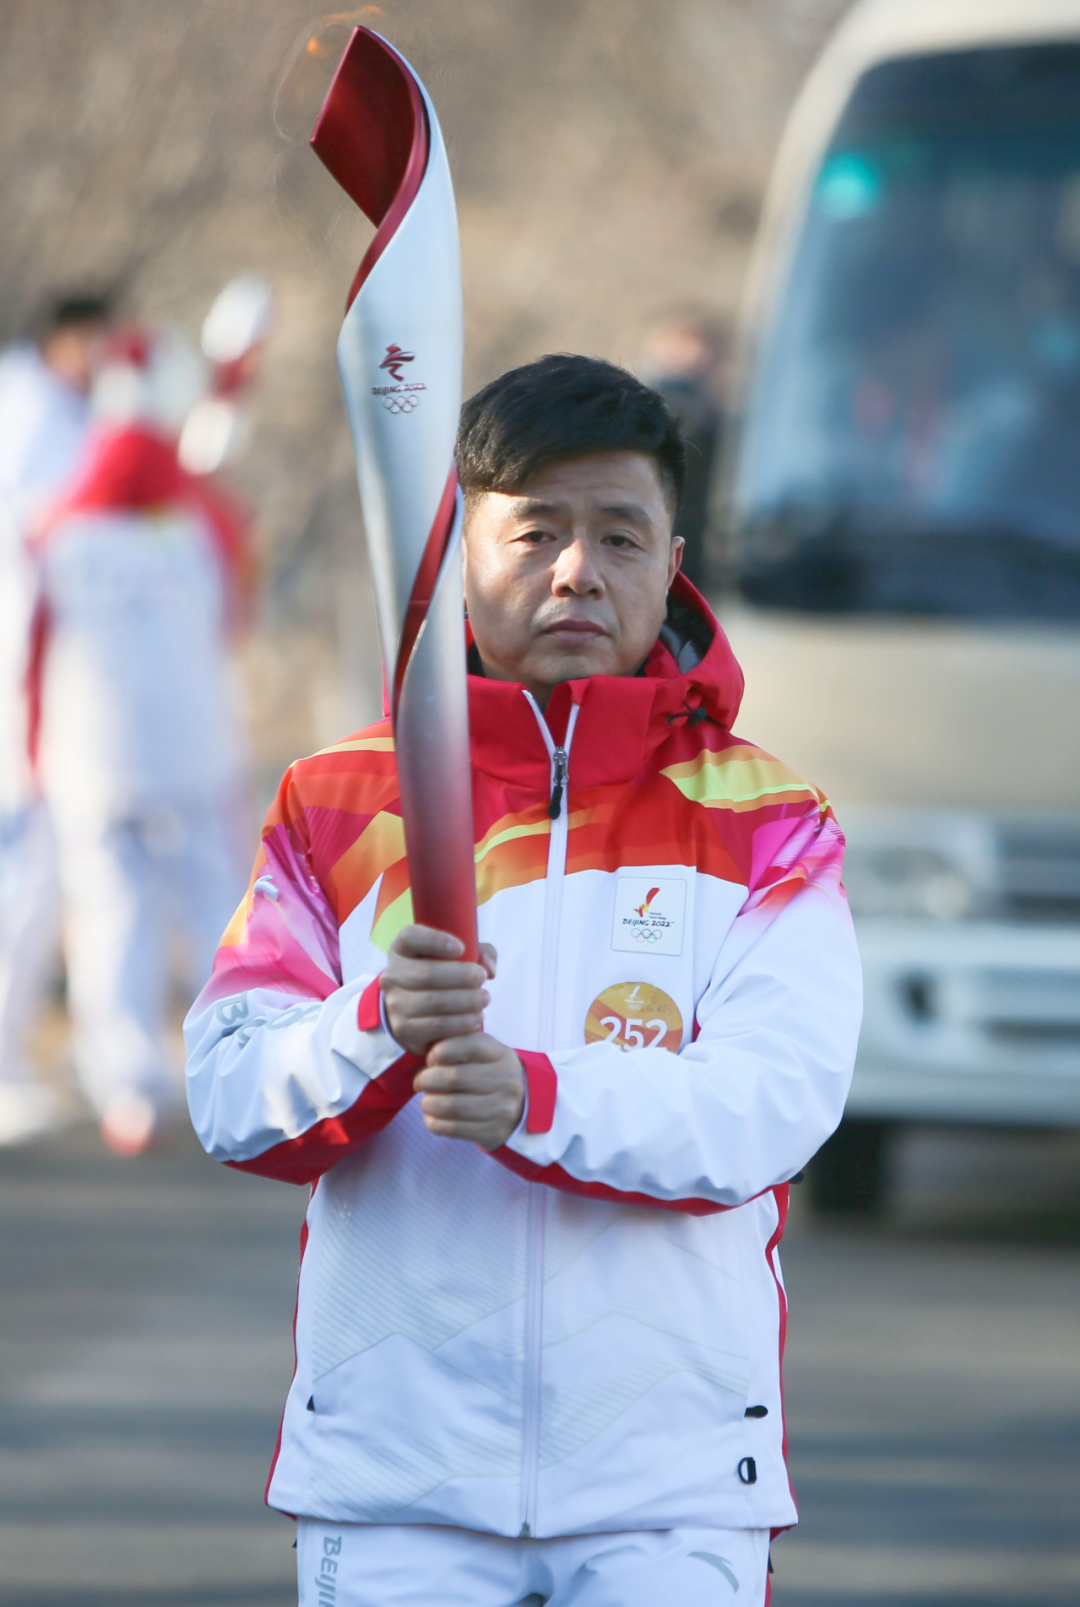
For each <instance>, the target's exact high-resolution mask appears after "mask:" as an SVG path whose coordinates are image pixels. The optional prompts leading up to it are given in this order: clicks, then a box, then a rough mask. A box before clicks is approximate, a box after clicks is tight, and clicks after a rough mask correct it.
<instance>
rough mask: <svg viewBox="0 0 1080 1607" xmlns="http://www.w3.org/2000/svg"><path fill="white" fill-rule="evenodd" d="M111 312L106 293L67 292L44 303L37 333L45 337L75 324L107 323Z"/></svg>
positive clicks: (108, 297) (110, 298) (93, 291)
mask: <svg viewBox="0 0 1080 1607" xmlns="http://www.w3.org/2000/svg"><path fill="white" fill-rule="evenodd" d="M112 312H113V304H112V297H111V296H110V295H109V294H108V293H107V292H106V291H96V290H85V291H77V292H67V293H65V294H64V295H60V296H54V297H53V298H52V300H51V301H48V302H46V303H45V305H44V307H43V308H42V309H41V313H40V315H39V317H38V320H37V327H38V333H39V335H40V336H42V337H45V336H48V335H53V334H55V333H56V332H57V331H58V330H60V329H70V328H72V326H73V325H76V324H104V323H108V321H109V319H110V318H111V317H112Z"/></svg>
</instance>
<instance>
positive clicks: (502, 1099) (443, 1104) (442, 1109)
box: [420, 1094, 509, 1124]
mask: <svg viewBox="0 0 1080 1607" xmlns="http://www.w3.org/2000/svg"><path fill="white" fill-rule="evenodd" d="M508 1105H509V1101H508V1100H507V1098H506V1096H505V1094H464V1095H462V1094H425V1095H424V1096H423V1098H422V1099H421V1101H420V1109H421V1110H422V1111H423V1113H424V1118H425V1120H426V1119H427V1117H428V1116H430V1117H431V1118H432V1119H433V1120H434V1121H447V1122H465V1123H473V1124H476V1123H483V1122H489V1121H492V1120H494V1119H495V1118H496V1117H499V1116H502V1115H504V1114H505V1112H506V1110H507V1108H508Z"/></svg>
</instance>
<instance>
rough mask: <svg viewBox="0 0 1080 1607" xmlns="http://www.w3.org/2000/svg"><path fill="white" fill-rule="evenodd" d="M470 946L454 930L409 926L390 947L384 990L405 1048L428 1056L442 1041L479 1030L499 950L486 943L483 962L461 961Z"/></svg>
mask: <svg viewBox="0 0 1080 1607" xmlns="http://www.w3.org/2000/svg"><path fill="white" fill-rule="evenodd" d="M464 952H465V945H464V944H463V943H462V942H461V940H460V939H459V938H456V937H452V936H451V935H450V933H449V932H436V931H434V930H433V928H432V927H430V926H405V927H403V928H402V930H401V931H400V932H399V933H398V935H397V937H396V938H395V939H394V941H393V942H392V943H391V945H390V954H389V957H388V959H387V962H386V969H385V970H384V971H383V973H382V979H381V987H382V995H383V1000H384V1002H385V1005H386V1019H387V1021H388V1022H389V1024H390V1031H391V1032H392V1033H393V1034H394V1037H395V1038H396V1039H397V1041H398V1043H399V1044H400V1045H401V1047H402V1048H403V1049H408V1050H409V1051H410V1052H411V1053H412V1054H414V1055H424V1054H426V1053H427V1051H428V1049H429V1047H430V1046H431V1045H432V1044H433V1043H437V1042H438V1041H439V1039H441V1038H460V1037H462V1036H463V1035H464V1034H465V1033H469V1032H479V1031H480V1030H481V1028H482V1027H483V1025H484V1007H485V1005H487V1004H489V1003H490V998H489V995H488V993H487V990H486V989H485V987H484V983H485V982H487V981H489V980H490V979H491V978H492V977H493V976H494V975H495V950H494V949H493V948H492V946H491V944H490V943H481V945H480V964H479V965H474V964H472V963H471V962H470V961H468V960H463V959H462V958H461V956H462V954H463V953H464Z"/></svg>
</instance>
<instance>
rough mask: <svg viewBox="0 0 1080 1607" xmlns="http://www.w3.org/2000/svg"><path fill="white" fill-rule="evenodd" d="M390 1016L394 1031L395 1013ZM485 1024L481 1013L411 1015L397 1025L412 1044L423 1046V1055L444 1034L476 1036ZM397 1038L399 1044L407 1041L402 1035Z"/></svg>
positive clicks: (391, 1012)
mask: <svg viewBox="0 0 1080 1607" xmlns="http://www.w3.org/2000/svg"><path fill="white" fill-rule="evenodd" d="M388 1014H389V1019H390V1030H391V1031H393V1030H394V1026H395V1018H394V1013H393V1011H390V1012H388ZM483 1024H484V1018H483V1016H482V1015H481V1014H480V1013H479V1012H477V1013H476V1014H475V1015H459V1016H441V1015H440V1016H412V1015H410V1016H406V1017H404V1018H403V1019H402V1020H401V1021H400V1022H397V1023H396V1025H398V1026H399V1027H400V1028H401V1030H402V1031H403V1032H404V1033H405V1034H406V1036H407V1037H408V1038H409V1040H410V1042H411V1043H414V1044H420V1045H423V1048H422V1049H420V1051H419V1052H420V1053H421V1054H423V1053H424V1050H425V1049H426V1048H427V1046H428V1045H429V1044H432V1043H435V1042H436V1041H437V1039H439V1038H441V1037H442V1035H443V1033H444V1032H452V1033H454V1034H455V1036H459V1037H467V1036H469V1035H470V1034H471V1035H473V1036H475V1034H476V1033H478V1032H479V1031H480V1028H481V1027H482V1026H483ZM396 1036H397V1038H398V1042H399V1043H404V1041H405V1040H404V1038H402V1037H401V1035H400V1033H399V1034H397V1035H396Z"/></svg>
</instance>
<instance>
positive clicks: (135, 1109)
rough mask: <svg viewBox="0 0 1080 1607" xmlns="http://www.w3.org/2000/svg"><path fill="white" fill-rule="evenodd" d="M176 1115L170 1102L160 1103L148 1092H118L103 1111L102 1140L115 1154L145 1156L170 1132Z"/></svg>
mask: <svg viewBox="0 0 1080 1607" xmlns="http://www.w3.org/2000/svg"><path fill="white" fill-rule="evenodd" d="M174 1116H175V1112H174V1110H173V1107H172V1106H171V1105H160V1104H157V1103H155V1101H154V1100H153V1099H151V1098H150V1096H149V1095H148V1094H139V1093H128V1094H118V1095H117V1096H116V1098H115V1099H111V1100H110V1101H109V1103H108V1104H107V1105H106V1107H105V1110H104V1112H103V1114H102V1117H101V1137H102V1142H103V1143H104V1144H105V1146H106V1148H107V1149H111V1150H112V1152H113V1154H114V1155H142V1154H144V1153H145V1152H146V1151H147V1150H148V1149H152V1148H153V1147H154V1146H155V1145H157V1144H160V1143H161V1142H162V1140H163V1139H164V1138H165V1137H166V1136H167V1135H168V1133H169V1131H170V1130H171V1128H172V1127H173V1124H174Z"/></svg>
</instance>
